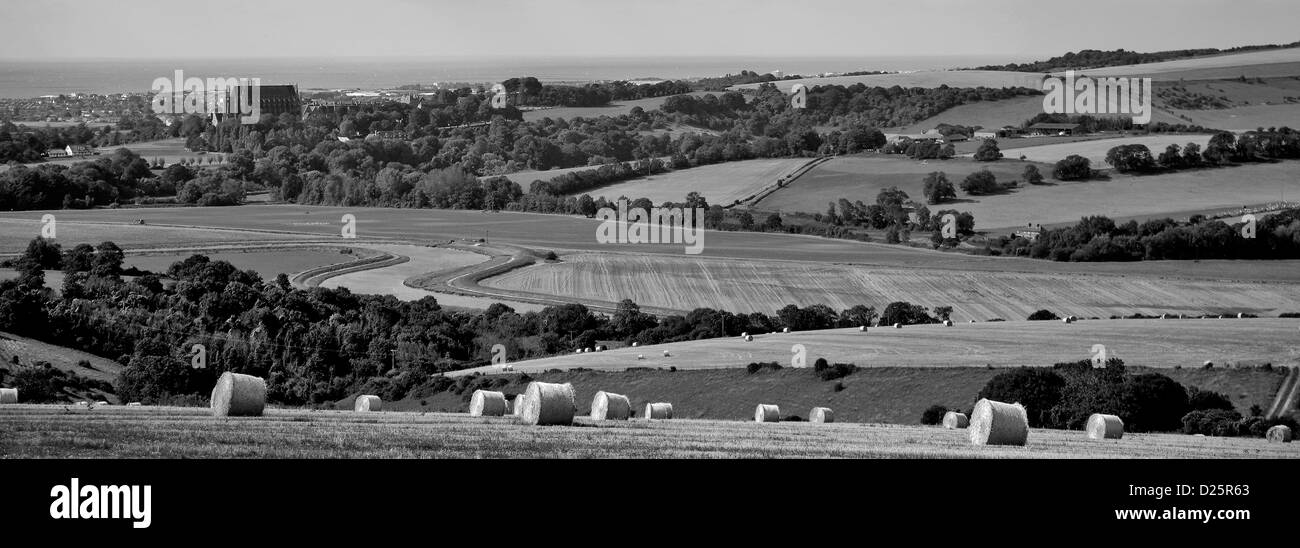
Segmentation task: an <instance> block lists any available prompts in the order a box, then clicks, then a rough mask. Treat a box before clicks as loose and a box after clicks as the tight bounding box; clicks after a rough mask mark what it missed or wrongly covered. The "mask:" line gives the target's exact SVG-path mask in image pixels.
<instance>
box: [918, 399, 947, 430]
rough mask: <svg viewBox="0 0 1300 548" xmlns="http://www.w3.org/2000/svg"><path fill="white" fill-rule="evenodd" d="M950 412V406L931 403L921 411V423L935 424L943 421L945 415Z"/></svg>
mask: <svg viewBox="0 0 1300 548" xmlns="http://www.w3.org/2000/svg"><path fill="white" fill-rule="evenodd" d="M947 413H948V408H947V407H944V406H942V405H938V404H935V405H931V406H930V407H927V408H925V411H922V412H921V424H924V425H926V426H934V425H936V424H939V423H941V422H943V416H944V415H945V414H947Z"/></svg>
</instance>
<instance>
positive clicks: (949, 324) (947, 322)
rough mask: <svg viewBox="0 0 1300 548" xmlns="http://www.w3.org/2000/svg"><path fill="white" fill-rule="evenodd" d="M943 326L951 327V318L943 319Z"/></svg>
mask: <svg viewBox="0 0 1300 548" xmlns="http://www.w3.org/2000/svg"><path fill="white" fill-rule="evenodd" d="M943 326H944V327H952V320H944V321H943Z"/></svg>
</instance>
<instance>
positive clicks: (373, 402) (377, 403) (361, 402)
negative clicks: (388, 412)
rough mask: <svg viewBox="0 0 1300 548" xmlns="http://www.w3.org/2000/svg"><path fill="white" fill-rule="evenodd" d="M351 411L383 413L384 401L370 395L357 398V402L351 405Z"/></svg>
mask: <svg viewBox="0 0 1300 548" xmlns="http://www.w3.org/2000/svg"><path fill="white" fill-rule="evenodd" d="M352 410H353V411H362V412H365V411H383V410H384V400H381V399H379V396H371V395H365V396H357V401H356V402H355V403H353V404H352Z"/></svg>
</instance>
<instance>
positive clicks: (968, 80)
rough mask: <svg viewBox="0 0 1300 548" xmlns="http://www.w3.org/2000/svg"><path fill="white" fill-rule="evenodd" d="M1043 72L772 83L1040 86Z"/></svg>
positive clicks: (938, 73) (939, 72)
mask: <svg viewBox="0 0 1300 548" xmlns="http://www.w3.org/2000/svg"><path fill="white" fill-rule="evenodd" d="M1042 79H1043V75H1042V74H1036V73H1032V72H1010V71H991V70H934V71H917V72H907V73H898V74H868V75H862V76H830V77H826V78H802V79H798V80H781V81H779V82H772V84H773V85H775V86H776V87H777V89H780V90H781V91H783V92H786V93H789V92H790V88H792V87H794V85H795V84H803V85H805V86H808V87H810V88H811V87H816V86H851V85H853V84H859V83H860V84H863V85H866V86H869V87H876V86H879V87H886V88H887V87H892V86H902V87H905V88H937V87H939V86H948V87H953V88H974V87H989V88H1004V87H1026V88H1033V89H1040V87H1041V83H1042ZM759 85H760V84H742V85H737V86H732V87H730V88H727V89H732V90H742V89H758V86H759Z"/></svg>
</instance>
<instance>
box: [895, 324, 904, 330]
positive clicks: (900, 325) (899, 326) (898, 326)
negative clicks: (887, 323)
mask: <svg viewBox="0 0 1300 548" xmlns="http://www.w3.org/2000/svg"><path fill="white" fill-rule="evenodd" d="M902 328H903V324H901V323H896V324H894V329H902Z"/></svg>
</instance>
